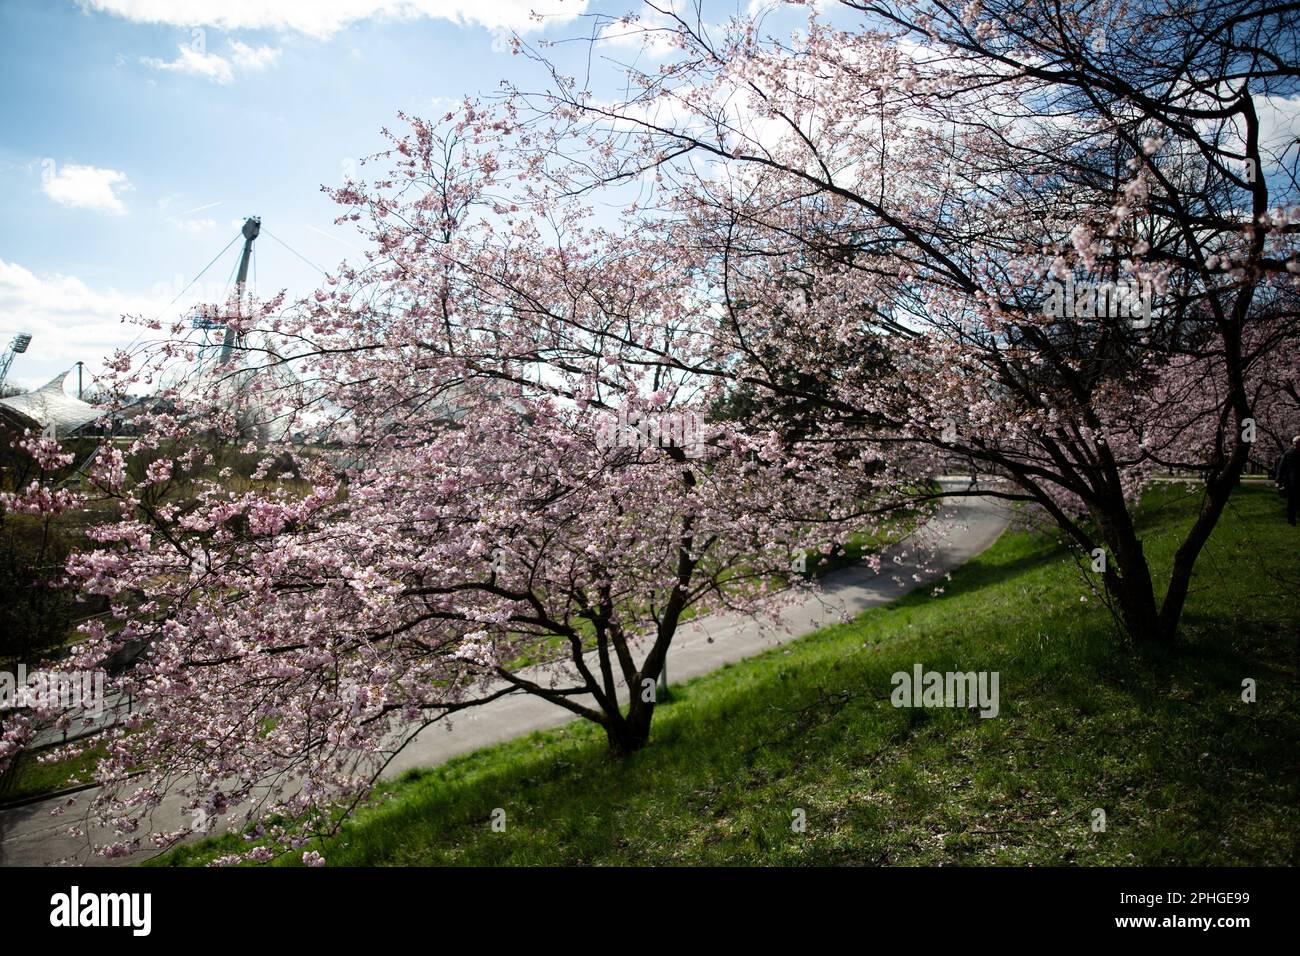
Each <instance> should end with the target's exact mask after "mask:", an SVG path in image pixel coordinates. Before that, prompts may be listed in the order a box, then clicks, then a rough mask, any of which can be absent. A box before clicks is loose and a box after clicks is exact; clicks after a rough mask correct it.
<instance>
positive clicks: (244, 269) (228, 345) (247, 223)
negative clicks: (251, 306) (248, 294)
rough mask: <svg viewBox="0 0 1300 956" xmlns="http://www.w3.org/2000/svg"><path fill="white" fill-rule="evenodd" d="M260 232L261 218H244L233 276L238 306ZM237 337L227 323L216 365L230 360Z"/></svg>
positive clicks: (241, 303)
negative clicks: (237, 268) (240, 250)
mask: <svg viewBox="0 0 1300 956" xmlns="http://www.w3.org/2000/svg"><path fill="white" fill-rule="evenodd" d="M261 232H262V220H261V218H260V217H258V216H249V217H248V218H247V219H245V220H244V228H243V233H244V254H243V255H242V256H240V258H239V275H238V276H237V277H236V278H235V300H236V302H238V303H239V307H240V308H242V307H243V302H244V284H245V283H247V282H248V262H249V260H250V259H251V258H252V256H253V240H254V239H256V238H257V237H258V235H259V234H260V233H261ZM237 338H239V336H238V334H237V333H236V332H235V330H234V329H232V328H231V327H230V326H229V325H227V326H226V335H225V338H224V339H223V340H222V342H221V357H220V358H219V359H217V365H218V366H222V365H225V364H226V363H227V362H229V361H230V353H231V352H233V351H234V349H235V340H236V339H237Z"/></svg>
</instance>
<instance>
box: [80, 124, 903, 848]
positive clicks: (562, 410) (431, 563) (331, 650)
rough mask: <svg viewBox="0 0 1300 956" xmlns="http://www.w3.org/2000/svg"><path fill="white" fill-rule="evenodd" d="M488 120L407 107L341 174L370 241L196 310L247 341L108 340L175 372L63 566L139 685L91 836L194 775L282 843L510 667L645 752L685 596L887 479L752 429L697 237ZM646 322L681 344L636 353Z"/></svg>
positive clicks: (506, 688)
mask: <svg viewBox="0 0 1300 956" xmlns="http://www.w3.org/2000/svg"><path fill="white" fill-rule="evenodd" d="M502 134H503V130H502V129H501V127H500V126H498V125H497V121H496V120H491V121H489V120H488V118H486V117H484V116H482V115H480V114H479V113H478V111H477V110H475V109H474V108H473V107H472V106H467V107H466V109H465V110H464V111H463V113H462V115H460V116H459V117H457V118H455V119H454V121H452V122H451V123H449V124H448V126H447V127H445V128H435V127H434V126H432V125H429V124H426V123H424V122H422V121H419V120H415V121H412V124H411V130H410V132H409V133H407V134H405V135H402V136H394V137H393V149H392V151H391V152H390V154H389V155H388V159H389V160H390V161H391V163H392V166H393V172H392V174H391V178H385V179H380V180H379V181H378V182H376V183H374V184H370V185H363V184H361V183H359V182H350V183H347V184H345V185H344V186H342V187H341V188H339V189H338V190H336V198H337V199H338V200H339V201H340V203H342V204H343V206H344V212H343V215H344V217H345V218H346V219H349V220H350V221H353V222H356V223H358V224H359V225H360V226H361V228H364V229H366V230H368V231H369V232H370V236H371V244H372V249H373V252H372V254H371V255H370V257H369V259H368V261H367V262H366V263H365V264H364V265H362V266H356V267H353V268H345V269H342V270H341V271H340V273H339V275H338V276H336V277H334V278H332V279H331V281H330V282H328V283H326V284H325V285H324V286H323V287H322V289H321V291H319V292H318V293H317V294H316V295H314V296H313V297H312V298H310V299H309V300H308V301H306V302H302V303H298V304H296V305H294V306H292V307H287V308H285V307H282V305H281V303H279V302H275V303H252V304H249V303H247V302H239V301H232V302H230V303H227V304H226V305H224V306H223V307H222V308H221V309H220V310H217V311H216V312H214V317H220V318H221V319H222V320H223V321H226V322H228V323H229V324H230V325H231V327H232V328H233V329H234V330H235V331H236V333H237V334H238V336H239V342H240V346H239V348H238V349H236V353H235V354H236V355H237V356H238V358H237V359H236V360H234V361H231V362H230V363H228V364H225V365H217V366H215V367H214V366H211V365H208V366H201V365H200V366H194V365H193V364H192V359H193V352H194V345H193V344H192V343H191V342H190V341H189V340H188V339H187V335H188V334H189V330H188V327H187V326H186V325H185V324H184V323H178V324H176V325H175V326H173V327H171V328H170V329H164V330H160V331H162V332H163V333H164V335H163V337H162V338H161V339H160V340H159V341H156V342H152V343H149V344H148V347H147V348H145V349H143V350H142V351H141V352H140V353H139V354H137V355H134V356H126V355H122V356H119V358H118V360H117V361H116V362H115V367H116V369H117V373H118V379H117V381H116V384H115V388H116V389H117V391H118V392H120V393H122V394H126V393H128V392H130V391H133V390H137V389H138V387H139V383H141V382H146V381H149V382H165V383H166V387H165V388H164V390H163V391H162V392H161V393H160V394H159V395H158V396H157V398H156V400H155V401H154V402H153V403H152V406H151V407H150V408H149V409H148V410H146V411H144V412H142V413H140V414H139V415H138V416H137V417H136V418H135V420H134V425H135V428H136V430H137V432H138V435H137V437H136V438H135V439H134V441H133V442H132V444H131V445H130V446H129V447H122V446H120V445H118V444H115V445H112V446H111V447H107V448H106V449H105V450H104V451H103V453H101V455H100V456H99V457H98V458H97V460H96V462H95V464H94V467H93V469H92V470H91V473H90V479H91V487H92V493H93V494H95V495H97V496H98V497H99V498H100V499H101V500H103V501H110V502H114V503H115V504H116V506H117V508H118V518H117V520H114V521H112V522H109V523H106V524H102V525H100V526H98V527H97V528H95V529H94V530H93V532H92V535H93V538H94V539H95V541H96V542H97V543H98V547H96V548H94V549H91V550H87V551H85V552H83V553H80V554H78V555H76V556H75V557H74V558H73V559H72V560H71V562H70V566H69V569H70V573H71V575H72V577H73V578H74V579H75V580H76V581H77V582H78V583H79V585H80V587H81V588H82V589H83V591H84V592H85V593H87V594H91V595H101V596H103V597H105V598H107V599H108V600H109V601H110V602H111V607H112V610H111V613H109V614H106V615H103V616H101V617H98V618H95V619H93V620H92V621H90V622H89V623H87V624H86V625H85V626H84V627H83V631H84V635H85V639H84V641H83V642H82V643H80V644H79V645H78V646H77V647H76V649H75V652H74V655H73V660H74V663H75V665H76V666H81V667H85V668H91V667H97V666H103V665H104V664H105V662H110V661H116V662H118V663H117V666H116V668H115V676H114V681H113V683H114V686H115V688H116V689H117V690H118V691H119V692H121V693H123V694H127V695H130V698H131V699H132V700H133V701H134V704H135V710H134V712H133V713H132V715H131V716H130V718H129V719H127V720H125V721H123V722H121V723H119V724H115V725H114V726H113V727H111V728H109V729H108V730H106V731H105V732H104V733H103V734H101V735H100V736H99V738H97V742H98V743H101V744H103V743H105V741H106V746H107V749H108V753H109V756H108V758H107V759H105V760H103V761H101V762H100V763H99V766H98V769H97V772H96V773H97V779H98V780H100V781H101V782H102V783H103V784H104V785H103V786H102V787H101V788H100V789H99V790H97V791H96V794H95V796H94V797H93V801H92V804H91V809H92V810H93V811H94V813H95V815H96V816H97V817H98V818H99V819H101V820H107V821H110V822H111V823H112V825H113V826H114V828H115V829H116V830H117V831H118V832H119V834H120V839H118V840H116V841H114V842H113V843H111V844H110V845H109V846H106V847H103V848H102V849H103V850H104V852H107V853H109V854H110V855H119V854H126V853H130V852H133V851H135V850H137V849H139V848H140V847H141V845H142V843H143V842H144V841H145V840H146V835H147V839H148V840H150V841H152V843H153V844H154V845H157V846H165V845H168V844H170V843H171V842H172V841H174V840H176V839H178V838H180V837H183V836H184V835H186V833H187V832H189V831H188V828H186V829H182V830H177V831H172V832H161V833H147V831H149V830H150V829H151V827H150V825H149V823H148V821H149V820H150V818H151V816H152V814H153V812H154V810H155V809H156V808H157V807H159V806H160V805H162V804H163V802H164V801H166V800H180V801H181V802H182V808H183V809H184V810H185V811H188V812H189V813H191V814H194V815H195V819H197V820H200V821H202V824H203V826H214V825H215V824H216V822H217V820H218V819H219V818H221V817H222V816H225V815H230V814H235V813H238V814H239V815H240V816H239V819H241V820H245V821H247V822H250V823H252V822H255V821H258V820H266V819H267V818H270V817H274V818H275V819H276V820H277V821H279V822H278V823H277V824H276V825H275V826H268V827H267V828H265V829H258V830H256V831H255V832H256V834H257V835H258V836H259V837H262V838H263V839H264V841H265V842H264V843H263V845H262V846H261V848H260V849H257V850H255V851H254V853H255V855H254V858H255V859H265V858H269V855H273V854H274V853H276V852H281V851H284V850H286V849H289V848H293V847H295V846H298V845H300V841H301V839H302V837H303V834H304V833H321V832H326V831H328V830H330V829H331V828H333V827H334V826H336V825H337V823H338V822H339V820H340V819H341V818H342V816H343V815H346V812H347V811H348V810H349V809H351V808H352V807H353V806H355V805H356V803H357V802H358V801H359V800H361V799H362V798H363V797H364V795H365V794H366V793H368V792H369V790H370V788H371V786H372V784H373V782H374V780H375V779H376V778H377V776H378V775H379V774H380V773H381V772H382V771H383V769H384V767H385V766H386V765H387V764H388V763H389V762H390V761H391V760H392V759H393V757H394V756H395V755H397V754H398V753H400V752H402V750H403V749H404V748H405V747H407V746H408V745H409V744H410V742H411V741H412V740H413V739H414V738H415V737H416V736H417V735H418V734H419V733H420V732H422V731H424V730H425V729H426V728H429V727H430V726H431V725H433V724H436V723H440V722H446V721H448V720H449V719H450V718H452V717H453V716H454V715H456V714H457V713H459V712H461V711H463V710H465V709H467V708H470V707H474V706H479V705H482V704H484V703H487V702H490V701H493V700H496V699H498V698H501V697H504V696H506V695H510V694H520V693H526V694H532V695H535V696H537V697H540V698H542V699H545V700H547V701H549V702H551V703H553V704H555V705H556V706H557V707H560V708H563V709H565V710H567V711H569V712H570V713H572V714H574V715H576V716H578V717H581V718H584V719H587V720H590V721H592V722H594V723H596V724H598V725H599V726H600V727H601V728H602V729H603V731H604V733H605V735H606V737H607V739H608V742H609V746H610V749H611V751H612V752H613V753H615V754H619V755H623V754H628V753H631V752H633V751H635V750H637V749H638V748H640V747H642V746H644V745H645V744H646V742H647V741H648V740H649V737H650V728H651V723H652V718H653V714H654V711H655V706H656V690H655V688H656V683H657V681H658V679H659V678H660V675H661V674H662V672H663V669H664V666H665V660H666V657H667V655H668V653H669V648H670V646H671V644H672V641H673V638H674V635H675V634H676V633H677V631H678V628H679V626H680V624H681V622H682V621H684V620H686V619H687V618H688V617H690V616H693V615H699V614H706V613H710V612H713V611H717V610H722V609H726V610H730V611H736V612H740V613H746V614H759V613H766V614H775V613H777V612H778V611H779V610H780V609H781V607H782V606H784V605H785V604H786V603H787V602H789V601H790V600H793V599H794V598H795V597H797V596H798V595H799V594H801V593H802V592H804V591H806V590H807V589H809V588H812V587H815V584H814V582H813V580H812V579H811V578H810V577H809V576H808V575H805V574H803V573H801V572H800V569H802V568H808V569H813V568H815V567H816V565H817V562H818V559H819V557H829V556H830V555H832V554H834V553H836V552H837V551H839V550H842V549H844V548H845V547H847V546H848V544H849V543H850V539H851V537H852V536H853V535H854V534H857V533H861V532H867V533H873V534H878V533H879V532H880V531H881V530H882V523H883V522H884V521H886V520H887V519H888V515H889V514H890V513H891V512H892V511H893V510H894V509H895V508H897V507H898V501H897V500H896V498H897V494H898V492H897V489H898V488H899V487H901V486H902V484H903V475H902V473H900V472H899V471H897V469H895V468H894V467H893V466H892V465H890V464H889V463H888V462H887V461H886V458H885V455H884V451H883V449H881V448H879V447H877V446H874V445H871V444H870V443H863V442H854V443H853V445H852V446H851V447H850V446H846V445H844V443H842V442H840V441H839V440H838V435H837V432H836V429H835V427H834V425H833V424H832V425H830V426H820V425H819V426H818V427H817V428H815V429H802V430H798V429H791V428H782V427H778V425H779V423H775V422H774V423H773V424H772V426H771V427H766V428H761V429H756V428H752V427H748V425H747V423H746V422H744V421H742V420H739V419H737V418H735V417H734V416H732V415H729V413H728V409H729V408H730V406H729V404H728V401H727V394H726V388H727V381H726V380H725V379H723V378H721V377H718V376H714V375H705V376H693V375H691V374H690V372H689V368H688V365H689V361H690V356H691V355H692V354H693V353H695V352H697V351H698V350H699V349H700V348H701V346H700V344H699V342H700V341H701V340H703V339H705V338H707V332H708V330H709V329H710V328H712V326H713V324H714V322H715V319H714V318H712V317H710V316H708V315H707V312H706V311H705V308H706V307H707V306H708V304H709V303H708V302H707V300H703V299H700V297H699V293H698V290H697V284H696V276H695V273H694V271H693V268H692V266H691V264H690V262H689V259H688V258H686V257H684V256H682V255H680V254H678V253H676V252H675V251H673V250H670V249H668V248H667V247H664V246H663V245H661V244H659V243H657V242H646V241H642V240H641V239H639V238H638V237H637V236H635V235H634V234H631V233H625V232H622V231H619V230H612V231H611V230H604V229H600V228H596V227H593V226H588V225H584V219H585V217H586V214H585V212H584V210H582V209H581V208H577V207H574V206H572V205H563V204H559V205H555V206H547V205H545V204H539V203H534V204H532V206H531V207H530V208H529V209H528V210H527V211H525V210H523V209H522V208H521V207H516V208H515V209H514V210H513V211H512V210H511V208H510V205H509V204H506V203H503V202H501V201H499V200H498V199H495V198H493V191H494V190H495V189H496V188H497V187H498V181H499V178H500V177H499V176H498V175H497V173H496V171H495V170H494V169H493V166H492V163H491V162H490V160H491V157H492V155H493V154H492V152H491V151H490V150H485V149H481V148H479V147H480V146H490V145H492V144H493V143H495V142H496V137H498V136H500V135H502ZM647 347H649V348H651V349H659V348H666V349H672V350H673V351H674V352H675V354H677V355H679V356H680V357H681V358H682V360H683V364H682V365H681V366H680V367H678V368H675V369H649V368H647V367H645V366H644V365H642V364H641V363H638V362H636V361H626V358H627V356H628V355H629V354H632V353H640V352H641V351H642V350H644V349H645V348H647ZM293 436H297V438H296V440H294V437H293ZM873 560H876V561H877V566H878V558H877V559H873ZM75 750H76V748H75V747H74V748H70V749H69V752H75ZM140 771H143V774H140V775H137V774H139V772H140Z"/></svg>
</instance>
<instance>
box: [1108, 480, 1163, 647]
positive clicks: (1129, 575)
mask: <svg viewBox="0 0 1300 956" xmlns="http://www.w3.org/2000/svg"><path fill="white" fill-rule="evenodd" d="M1097 517H1098V518H1099V519H1100V520H1099V522H1098V523H1099V524H1100V525H1101V530H1102V535H1103V537H1105V539H1106V543H1107V544H1108V545H1110V548H1111V551H1112V553H1113V554H1114V556H1115V564H1116V565H1118V573H1116V572H1115V569H1113V568H1107V569H1106V575H1105V581H1106V590H1107V591H1108V592H1109V593H1110V595H1111V597H1112V598H1113V599H1114V600H1115V602H1116V604H1118V605H1119V612H1120V618H1121V620H1122V621H1123V623H1124V630H1125V632H1126V633H1127V634H1128V636H1129V639H1130V640H1132V641H1133V642H1134V643H1135V644H1159V643H1168V642H1170V641H1172V640H1173V636H1174V632H1173V630H1170V629H1166V628H1165V627H1164V624H1163V622H1162V621H1161V619H1160V609H1159V607H1158V605H1157V604H1156V594H1155V586H1154V585H1153V584H1152V582H1151V568H1150V567H1149V566H1148V564H1147V557H1146V554H1145V552H1144V551H1143V550H1142V539H1141V538H1139V537H1138V536H1137V531H1136V530H1135V529H1134V527H1133V521H1132V518H1131V517H1130V515H1129V513H1128V509H1127V507H1125V506H1124V504H1123V502H1120V503H1119V506H1118V507H1117V508H1115V509H1113V510H1112V511H1111V512H1110V513H1109V514H1099V515H1098V516H1097Z"/></svg>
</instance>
